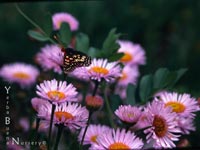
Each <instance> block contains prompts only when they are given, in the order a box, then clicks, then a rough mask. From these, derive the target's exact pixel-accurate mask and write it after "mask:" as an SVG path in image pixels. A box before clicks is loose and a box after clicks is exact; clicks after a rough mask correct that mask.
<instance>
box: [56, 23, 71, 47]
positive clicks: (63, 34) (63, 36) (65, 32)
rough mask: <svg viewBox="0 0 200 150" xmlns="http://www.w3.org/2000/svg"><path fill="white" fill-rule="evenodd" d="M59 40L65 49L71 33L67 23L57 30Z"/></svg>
mask: <svg viewBox="0 0 200 150" xmlns="http://www.w3.org/2000/svg"><path fill="white" fill-rule="evenodd" d="M59 38H60V40H61V42H62V44H63V45H64V46H65V47H67V46H68V45H69V44H70V41H71V31H70V27H69V24H68V23H65V22H63V23H62V24H61V27H60V30H59Z"/></svg>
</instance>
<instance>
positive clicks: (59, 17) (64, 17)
mask: <svg viewBox="0 0 200 150" xmlns="http://www.w3.org/2000/svg"><path fill="white" fill-rule="evenodd" d="M52 20H53V27H54V29H55V30H58V29H60V26H61V24H62V22H66V23H68V24H69V27H70V29H71V31H76V30H77V29H78V26H79V23H78V20H77V19H76V18H75V17H74V16H72V15H71V14H69V13H66V12H60V13H55V14H54V15H53V16H52Z"/></svg>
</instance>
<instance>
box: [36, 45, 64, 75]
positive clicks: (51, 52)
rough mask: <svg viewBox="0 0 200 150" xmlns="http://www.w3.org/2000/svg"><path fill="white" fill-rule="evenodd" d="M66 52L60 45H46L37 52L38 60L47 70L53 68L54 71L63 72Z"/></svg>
mask: <svg viewBox="0 0 200 150" xmlns="http://www.w3.org/2000/svg"><path fill="white" fill-rule="evenodd" d="M63 58H64V53H63V52H62V51H61V48H60V47H59V46H58V45H53V44H52V45H46V46H44V47H42V48H41V51H40V52H39V53H37V54H36V61H37V63H38V64H39V65H41V66H42V68H43V69H44V70H45V71H47V70H51V69H53V70H54V72H57V73H59V74H61V73H62V69H61V67H60V66H62V64H63Z"/></svg>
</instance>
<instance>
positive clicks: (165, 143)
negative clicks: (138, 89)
mask: <svg viewBox="0 0 200 150" xmlns="http://www.w3.org/2000/svg"><path fill="white" fill-rule="evenodd" d="M145 111H146V112H147V113H146V114H147V122H148V126H150V128H148V129H146V130H145V131H144V132H145V133H146V134H147V136H146V139H147V143H149V142H151V141H152V142H153V144H154V147H155V148H173V147H175V144H174V143H173V141H178V137H179V136H180V133H181V131H180V129H179V128H178V122H177V121H176V118H177V114H176V113H174V112H172V109H171V108H170V107H165V106H164V103H163V102H158V101H153V102H152V103H150V104H148V106H147V108H146V110H145Z"/></svg>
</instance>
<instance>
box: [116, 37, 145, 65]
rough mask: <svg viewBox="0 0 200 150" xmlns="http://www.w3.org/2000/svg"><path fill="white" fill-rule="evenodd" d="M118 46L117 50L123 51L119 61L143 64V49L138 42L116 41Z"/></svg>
mask: <svg viewBox="0 0 200 150" xmlns="http://www.w3.org/2000/svg"><path fill="white" fill-rule="evenodd" d="M118 43H119V45H120V48H119V50H118V52H123V53H124V56H123V57H122V58H121V59H120V61H121V62H122V63H124V64H128V65H144V64H145V63H146V56H145V51H144V49H143V48H142V47H141V46H140V45H139V44H134V43H132V42H131V41H122V40H119V41H118Z"/></svg>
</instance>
